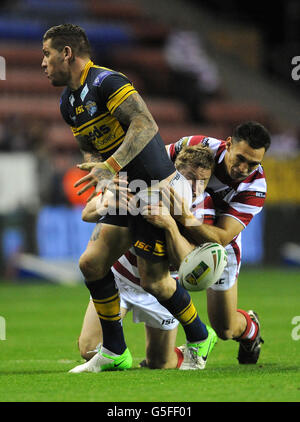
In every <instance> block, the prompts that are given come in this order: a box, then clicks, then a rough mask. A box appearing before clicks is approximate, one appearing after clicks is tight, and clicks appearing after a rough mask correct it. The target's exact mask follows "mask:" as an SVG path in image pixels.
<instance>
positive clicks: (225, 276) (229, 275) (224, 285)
mask: <svg viewBox="0 0 300 422" xmlns="http://www.w3.org/2000/svg"><path fill="white" fill-rule="evenodd" d="M226 251H227V257H228V261H227V265H226V267H225V270H224V271H223V273H222V275H221V277H220V279H219V280H218V281H217V282H216V283H215V284H213V285H212V286H210V288H211V289H213V290H217V291H226V290H229V289H230V288H231V287H232V286H234V284H235V283H236V281H237V279H238V275H239V272H240V267H241V262H238V260H237V257H236V254H235V252H234V249H233V248H232V246H231V245H228V246H227V247H226Z"/></svg>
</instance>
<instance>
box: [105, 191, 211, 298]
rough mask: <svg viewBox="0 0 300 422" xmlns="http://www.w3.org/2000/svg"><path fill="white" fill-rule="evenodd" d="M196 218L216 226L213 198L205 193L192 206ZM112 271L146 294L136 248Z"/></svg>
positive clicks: (119, 261)
mask: <svg viewBox="0 0 300 422" xmlns="http://www.w3.org/2000/svg"><path fill="white" fill-rule="evenodd" d="M191 211H192V213H193V214H194V216H195V217H196V218H197V219H199V220H200V221H202V222H203V223H205V224H214V220H215V209H214V206H213V201H212V199H211V196H210V195H209V194H208V193H207V192H204V194H203V195H202V196H201V197H197V198H196V199H195V200H194V202H193V203H192V206H191ZM112 271H113V273H114V274H115V275H117V276H118V277H119V278H120V279H121V281H123V282H125V283H126V284H127V285H129V286H132V287H134V288H135V289H137V290H140V291H141V292H143V293H145V290H144V289H143V288H142V287H141V286H140V275H139V271H138V268H137V256H136V254H135V251H134V248H130V249H129V250H128V251H127V252H126V253H125V254H124V255H122V256H121V257H120V258H119V259H118V261H116V262H115V263H114V265H113V266H112Z"/></svg>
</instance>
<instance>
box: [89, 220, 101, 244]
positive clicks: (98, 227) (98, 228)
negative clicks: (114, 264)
mask: <svg viewBox="0 0 300 422" xmlns="http://www.w3.org/2000/svg"><path fill="white" fill-rule="evenodd" d="M100 231H101V223H98V224H97V225H96V227H95V228H94V231H93V233H92V236H91V238H90V241H91V242H95V241H96V240H98V239H99V236H100Z"/></svg>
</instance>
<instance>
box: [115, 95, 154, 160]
mask: <svg viewBox="0 0 300 422" xmlns="http://www.w3.org/2000/svg"><path fill="white" fill-rule="evenodd" d="M113 115H114V117H116V119H117V120H118V121H119V122H120V123H122V124H123V125H125V126H127V127H128V130H127V133H126V135H125V138H124V141H123V142H122V144H121V146H120V147H119V148H118V149H117V151H116V152H115V153H114V154H113V155H114V157H115V159H116V160H117V161H118V163H119V164H120V165H121V166H122V167H125V166H126V165H127V164H128V163H129V162H130V161H132V160H133V159H134V158H135V157H136V156H137V155H138V154H139V153H140V152H141V151H142V150H143V149H144V148H145V146H146V145H147V144H148V143H149V142H150V141H151V139H152V138H153V136H154V135H155V134H156V133H157V131H158V127H157V125H156V123H155V121H154V119H153V117H152V115H151V113H150V112H149V110H148V108H147V106H146V104H145V103H144V101H143V99H142V98H141V97H140V95H139V94H132V95H130V97H128V98H127V99H126V100H125V101H124V102H123V103H122V104H120V105H119V107H117V108H116V110H115V111H114V113H113Z"/></svg>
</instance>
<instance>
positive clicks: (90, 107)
mask: <svg viewBox="0 0 300 422" xmlns="http://www.w3.org/2000/svg"><path fill="white" fill-rule="evenodd" d="M80 82H81V86H80V88H79V89H77V90H76V91H71V90H70V89H69V88H66V89H65V90H64V92H63V94H62V97H61V103H60V109H61V113H62V116H63V118H64V120H65V121H66V122H67V123H68V124H69V125H70V126H71V129H72V132H73V134H74V136H75V138H76V139H77V140H78V142H79V145H80V146H83V148H82V149H83V150H85V151H89V152H95V151H97V152H100V154H101V156H103V159H106V158H108V157H109V156H110V155H111V154H113V152H114V151H115V150H116V149H117V148H118V147H119V145H120V144H121V142H122V141H123V139H124V136H125V133H126V130H127V128H126V127H124V126H122V125H121V124H120V123H119V121H118V120H117V119H116V118H115V117H114V116H113V115H112V113H113V112H114V110H115V109H116V108H117V107H118V106H119V105H120V104H121V103H122V102H123V101H124V100H126V98H128V97H129V96H130V95H131V94H133V93H134V92H137V91H136V90H135V88H134V87H133V85H132V84H131V83H130V81H129V80H128V79H127V78H126V76H125V75H122V74H121V73H118V72H115V71H113V70H110V69H107V68H104V67H100V66H95V65H94V64H93V62H92V61H91V60H90V61H89V62H88V63H87V65H86V66H85V69H84V72H83V74H82V77H81V81H80Z"/></svg>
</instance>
